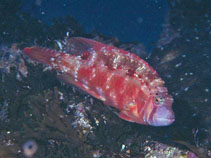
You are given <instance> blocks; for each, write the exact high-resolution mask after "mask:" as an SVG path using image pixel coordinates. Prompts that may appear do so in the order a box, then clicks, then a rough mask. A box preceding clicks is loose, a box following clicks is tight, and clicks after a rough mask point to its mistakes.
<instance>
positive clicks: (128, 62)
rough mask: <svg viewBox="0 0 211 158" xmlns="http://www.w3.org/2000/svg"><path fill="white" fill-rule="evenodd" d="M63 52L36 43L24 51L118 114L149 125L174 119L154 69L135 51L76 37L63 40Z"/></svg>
mask: <svg viewBox="0 0 211 158" xmlns="http://www.w3.org/2000/svg"><path fill="white" fill-rule="evenodd" d="M65 50H66V52H67V53H63V52H57V51H53V50H51V49H46V48H40V47H37V46H34V47H27V48H25V49H24V53H25V54H26V55H27V56H29V57H30V58H32V59H33V60H35V61H38V62H41V63H43V64H47V65H50V66H52V67H53V68H55V69H56V70H57V71H59V72H60V74H59V76H58V77H59V78H60V79H61V80H63V81H65V82H66V83H68V84H73V85H75V86H77V87H79V88H80V89H82V90H84V91H85V92H87V93H88V94H90V95H92V96H94V97H96V98H97V99H100V100H102V101H103V102H104V103H105V104H106V105H109V106H113V107H115V108H117V109H118V110H119V111H120V113H119V117H120V118H122V119H124V120H127V121H130V122H136V123H140V124H145V125H152V126H167V125H170V124H171V123H173V122H174V120H175V117H174V112H173V110H172V102H173V99H172V97H171V96H170V95H169V94H168V90H167V88H166V87H164V81H163V80H162V79H161V78H160V77H159V75H158V74H157V72H156V71H155V70H154V69H153V68H152V67H150V66H149V65H148V63H147V62H145V61H144V60H143V59H141V58H139V57H138V56H136V55H135V54H132V53H130V52H127V51H124V50H122V49H118V48H116V47H114V46H110V45H105V44H103V43H100V42H97V41H94V40H90V39H86V38H80V37H74V38H70V39H69V40H67V41H66V46H65Z"/></svg>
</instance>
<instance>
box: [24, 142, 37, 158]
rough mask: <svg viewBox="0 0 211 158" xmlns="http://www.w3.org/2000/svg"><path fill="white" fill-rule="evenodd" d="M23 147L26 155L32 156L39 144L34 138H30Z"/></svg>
mask: <svg viewBox="0 0 211 158" xmlns="http://www.w3.org/2000/svg"><path fill="white" fill-rule="evenodd" d="M22 149H23V153H24V155H25V156H26V157H29V158H30V157H33V155H34V154H35V153H36V152H37V149H38V145H37V143H36V142H35V141H34V140H28V141H27V142H25V143H24V144H23V146H22Z"/></svg>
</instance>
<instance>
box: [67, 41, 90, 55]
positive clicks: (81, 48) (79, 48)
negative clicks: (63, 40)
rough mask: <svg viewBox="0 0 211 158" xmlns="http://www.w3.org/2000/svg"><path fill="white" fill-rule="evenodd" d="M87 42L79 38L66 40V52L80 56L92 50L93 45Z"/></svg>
mask: <svg viewBox="0 0 211 158" xmlns="http://www.w3.org/2000/svg"><path fill="white" fill-rule="evenodd" d="M88 41H89V40H88ZM88 41H87V40H86V39H85V38H80V37H73V38H70V39H69V40H67V45H66V48H65V49H66V52H67V53H70V54H72V55H76V56H78V55H81V54H82V53H84V52H87V51H89V50H90V49H91V48H93V45H92V44H91V43H90V42H88Z"/></svg>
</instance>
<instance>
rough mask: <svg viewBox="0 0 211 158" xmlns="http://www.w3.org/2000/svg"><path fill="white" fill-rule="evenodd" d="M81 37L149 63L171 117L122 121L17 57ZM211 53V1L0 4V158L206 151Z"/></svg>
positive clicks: (118, 157)
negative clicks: (160, 122) (163, 123)
mask: <svg viewBox="0 0 211 158" xmlns="http://www.w3.org/2000/svg"><path fill="white" fill-rule="evenodd" d="M78 36H80V37H86V38H90V39H94V40H97V41H100V42H102V43H105V44H111V45H114V46H116V47H118V48H121V49H124V50H127V51H130V52H132V53H135V54H136V55H138V56H139V57H141V58H143V59H144V60H146V61H147V62H148V63H149V64H150V65H151V66H152V67H153V68H154V69H155V70H156V71H157V72H158V73H159V75H160V76H161V78H162V79H163V80H164V81H165V85H166V87H168V90H169V93H170V94H171V95H172V96H173V98H174V103H173V110H174V112H175V115H176V120H175V122H174V123H173V124H172V125H170V126H167V127H151V126H144V125H140V124H135V123H130V122H127V121H124V120H122V119H120V118H119V117H117V116H116V114H115V113H114V112H112V110H111V109H109V108H108V107H107V106H105V105H104V104H103V103H102V102H101V101H99V100H97V99H95V98H93V97H91V96H90V95H88V94H85V93H83V92H81V91H80V90H79V89H77V88H76V87H74V86H70V85H66V84H64V83H63V82H61V81H59V80H58V79H57V78H56V72H55V71H53V70H49V68H48V67H46V66H43V65H41V64H38V63H36V62H33V61H32V60H30V59H29V58H27V57H26V56H24V54H23V48H24V47H26V46H32V45H39V46H42V47H49V48H52V49H56V50H60V49H61V48H63V47H65V42H64V41H65V40H66V39H68V38H70V37H78ZM210 56H211V1H210V0H141V1H140V0H133V1H129V0H115V1H106V0H86V1H85V0H1V1H0V131H1V133H0V158H23V157H33V158H42V157H45V158H92V157H94V158H97V157H102V158H142V157H158V158H165V157H167V158H172V157H176V158H180V157H181V158H185V157H186V158H196V157H200V158H201V157H202V158H206V157H211V153H210V150H211V123H210V122H211V105H210V100H211V94H210V89H211V70H210V69H211V59H210Z"/></svg>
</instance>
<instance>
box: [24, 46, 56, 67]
mask: <svg viewBox="0 0 211 158" xmlns="http://www.w3.org/2000/svg"><path fill="white" fill-rule="evenodd" d="M24 54H26V55H27V56H28V57H30V58H31V59H33V60H35V61H37V62H40V63H43V64H48V65H51V62H52V60H54V58H55V57H56V56H58V54H59V52H57V51H54V50H51V49H48V48H41V47H36V46H34V47H26V48H24Z"/></svg>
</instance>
